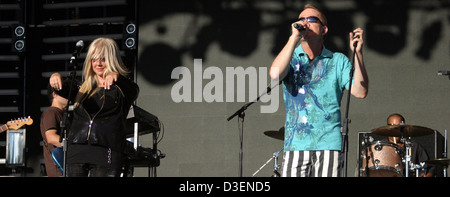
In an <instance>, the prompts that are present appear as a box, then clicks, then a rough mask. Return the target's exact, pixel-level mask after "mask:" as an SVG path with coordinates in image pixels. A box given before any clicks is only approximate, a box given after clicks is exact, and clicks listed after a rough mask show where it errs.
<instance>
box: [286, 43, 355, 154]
mask: <svg viewBox="0 0 450 197" xmlns="http://www.w3.org/2000/svg"><path fill="white" fill-rule="evenodd" d="M351 68H352V64H351V62H350V61H349V59H348V58H347V57H346V56H345V55H344V54H342V53H337V52H336V53H333V52H331V51H329V50H327V49H326V48H325V47H323V50H322V54H321V55H320V56H318V57H316V58H315V59H314V60H312V61H310V60H309V58H308V56H307V55H306V53H305V52H304V51H303V49H302V47H301V45H300V46H299V47H297V48H296V49H295V50H294V54H293V56H292V60H291V62H290V66H289V71H288V74H287V76H286V77H285V78H284V79H283V94H284V95H283V96H284V102H285V106H286V122H285V140H284V151H306V150H341V144H342V135H341V110H340V106H341V99H342V94H343V92H344V89H348V87H349V86H348V85H349V82H350V70H351Z"/></svg>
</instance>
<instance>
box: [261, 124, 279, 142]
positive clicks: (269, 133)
mask: <svg viewBox="0 0 450 197" xmlns="http://www.w3.org/2000/svg"><path fill="white" fill-rule="evenodd" d="M264 134H265V135H267V136H269V137H271V138H274V139H277V140H284V127H281V128H280V129H279V130H278V131H265V132H264Z"/></svg>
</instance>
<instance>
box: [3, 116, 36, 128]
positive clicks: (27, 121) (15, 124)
mask: <svg viewBox="0 0 450 197" xmlns="http://www.w3.org/2000/svg"><path fill="white" fill-rule="evenodd" d="M31 124H33V119H31V118H30V117H29V116H28V118H19V119H17V120H11V121H8V122H7V123H6V125H8V129H14V130H17V129H20V128H21V127H22V126H23V125H31Z"/></svg>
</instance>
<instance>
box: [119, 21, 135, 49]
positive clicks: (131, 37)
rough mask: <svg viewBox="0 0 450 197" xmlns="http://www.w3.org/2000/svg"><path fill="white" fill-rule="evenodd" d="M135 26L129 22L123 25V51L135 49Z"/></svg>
mask: <svg viewBox="0 0 450 197" xmlns="http://www.w3.org/2000/svg"><path fill="white" fill-rule="evenodd" d="M137 33H138V28H137V24H136V23H134V22H129V23H125V24H124V30H123V41H122V42H123V47H124V49H128V50H134V49H136V47H137V41H138V40H137V39H138V38H137Z"/></svg>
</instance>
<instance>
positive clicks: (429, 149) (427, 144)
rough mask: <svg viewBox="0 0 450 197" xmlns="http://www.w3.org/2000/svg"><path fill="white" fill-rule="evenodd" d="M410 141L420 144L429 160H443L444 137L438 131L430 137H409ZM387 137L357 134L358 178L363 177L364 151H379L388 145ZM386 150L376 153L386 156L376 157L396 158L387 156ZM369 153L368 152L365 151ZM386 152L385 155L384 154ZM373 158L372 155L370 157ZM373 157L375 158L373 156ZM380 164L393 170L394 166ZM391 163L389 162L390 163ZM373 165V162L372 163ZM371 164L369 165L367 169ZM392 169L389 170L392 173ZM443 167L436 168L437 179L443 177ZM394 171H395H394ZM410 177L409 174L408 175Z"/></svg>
mask: <svg viewBox="0 0 450 197" xmlns="http://www.w3.org/2000/svg"><path fill="white" fill-rule="evenodd" d="M411 141H412V142H416V143H418V144H420V145H421V146H422V147H423V148H424V149H425V151H426V153H427V155H428V158H429V160H434V159H436V158H443V157H444V156H445V155H444V153H445V150H444V149H445V146H444V143H445V139H444V137H443V136H442V135H441V134H440V133H439V131H434V133H433V134H431V135H425V136H418V137H411ZM386 142H388V137H387V136H381V135H377V134H373V133H371V132H370V131H361V132H358V146H357V149H358V150H357V153H358V156H357V158H358V159H357V161H358V176H365V174H364V172H365V171H364V168H366V162H365V161H364V160H365V158H366V156H365V155H367V154H366V151H365V150H366V149H367V148H368V147H369V148H370V147H371V148H372V149H371V150H374V149H380V148H382V146H383V144H384V145H386V144H388V143H386ZM377 143H378V144H381V146H376V144H377ZM386 147H387V148H385V150H384V152H383V151H381V152H378V153H377V154H387V155H382V156H378V157H380V158H381V159H385V160H392V157H396V156H389V154H392V153H389V152H390V151H389V148H391V147H388V146H386ZM367 152H370V151H367ZM386 152H387V153H386ZM391 152H392V151H391ZM399 154H400V153H399ZM372 156H373V155H372ZM373 157H376V155H375V156H373ZM404 159H405V158H404V156H403V157H402V161H403V162H404ZM380 162H381V163H382V162H384V163H387V166H391V167H392V169H394V168H395V166H394V164H389V162H388V161H380ZM392 162H393V161H391V163H392ZM372 163H373V162H372ZM371 165H372V164H370V163H369V167H370V166H371ZM392 169H390V170H391V171H392ZM443 169H444V168H443V167H442V166H436V170H435V172H436V176H437V177H442V176H443V175H444V173H443ZM394 170H395V169H394ZM402 175H403V176H404V175H405V172H404V170H403V173H402ZM410 176H411V173H410Z"/></svg>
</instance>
